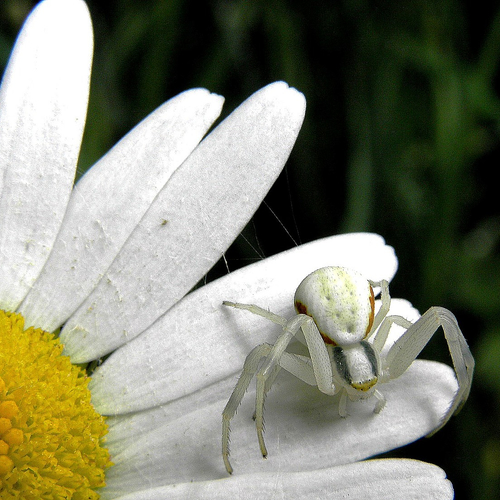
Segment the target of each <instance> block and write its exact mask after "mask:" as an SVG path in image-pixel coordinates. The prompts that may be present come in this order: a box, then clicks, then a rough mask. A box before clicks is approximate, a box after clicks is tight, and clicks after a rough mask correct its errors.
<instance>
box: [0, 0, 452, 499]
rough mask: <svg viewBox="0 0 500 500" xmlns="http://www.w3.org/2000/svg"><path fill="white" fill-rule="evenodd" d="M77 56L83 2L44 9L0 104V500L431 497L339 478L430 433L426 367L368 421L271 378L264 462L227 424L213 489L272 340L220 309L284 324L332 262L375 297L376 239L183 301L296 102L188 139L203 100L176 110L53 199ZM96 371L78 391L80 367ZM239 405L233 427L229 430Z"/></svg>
mask: <svg viewBox="0 0 500 500" xmlns="http://www.w3.org/2000/svg"><path fill="white" fill-rule="evenodd" d="M91 58H92V27H91V22H90V17H89V13H88V10H87V7H86V5H85V3H84V2H83V1H82V0H44V1H42V2H40V4H39V5H38V6H37V7H36V8H35V10H34V11H33V12H32V14H31V15H30V16H29V18H28V20H27V22H26V23H25V25H24V27H23V29H22V31H21V33H20V35H19V38H18V40H17V42H16V46H15V48H14V51H13V54H12V56H11V59H10V61H9V65H8V68H7V70H6V72H5V74H4V77H3V81H2V86H1V88H0V168H1V169H2V174H1V175H0V262H1V264H0V269H1V273H2V277H1V279H0V308H1V310H2V311H1V312H0V492H1V497H2V498H6V499H8V498H23V499H31V498H32V499H38V498H72V499H75V500H79V499H97V498H106V499H118V498H120V499H129V500H131V499H146V498H148V499H153V498H154V499H161V498H202V497H205V498H206V497H215V498H235V497H236V496H237V495H240V496H241V495H243V496H244V497H245V498H261V497H263V496H269V495H276V494H279V495H281V496H284V497H286V498H303V497H304V496H309V497H317V498H320V497H326V496H331V495H332V493H333V492H336V493H335V494H336V496H337V497H339V498H342V495H343V496H349V497H350V498H356V497H359V498H363V497H366V494H367V492H369V493H370V496H371V498H390V497H391V496H392V497H394V498H412V495H413V497H414V498H421V497H422V496H425V495H426V494H429V495H431V494H432V495H434V497H435V498H451V496H452V488H451V484H450V483H449V482H448V481H447V480H446V479H445V475H444V472H443V471H441V470H440V469H439V468H437V467H435V466H433V465H430V464H424V463H421V462H416V461H411V460H372V461H365V462H358V461H359V460H361V459H364V458H367V457H370V456H373V455H375V454H377V453H381V452H383V451H386V450H389V449H392V448H394V447H397V446H401V445H402V444H405V443H408V442H411V441H413V440H415V439H418V438H419V437H421V436H423V435H425V434H427V433H428V432H429V431H430V430H432V429H433V428H434V427H436V425H437V423H438V422H439V419H440V417H441V415H442V414H443V413H444V412H445V410H446V407H447V405H449V402H450V401H451V399H452V397H453V394H454V392H455V391H456V381H455V378H454V375H453V372H452V370H451V369H450V368H449V367H446V366H445V365H442V364H439V363H432V362H426V361H417V362H415V363H413V365H412V366H411V367H410V369H409V370H408V371H407V372H406V373H405V374H404V375H403V376H402V377H401V378H400V379H398V380H397V381H394V382H391V383H389V384H387V387H386V388H385V387H384V392H385V394H386V396H387V399H388V405H387V408H386V409H385V410H384V411H383V412H382V413H381V414H380V415H376V416H375V417H374V416H373V413H372V412H371V409H370V408H369V407H368V406H369V405H365V404H363V402H361V403H359V404H356V408H355V409H353V410H352V411H351V413H352V414H351V415H350V416H349V418H347V419H342V420H341V419H340V418H338V416H337V414H336V412H335V411H334V406H335V398H328V397H325V396H324V395H323V394H321V393H319V391H311V390H310V387H307V386H305V385H304V384H302V383H301V382H300V381H298V380H296V379H294V378H293V377H291V376H290V377H287V376H286V374H284V375H285V376H283V377H281V376H280V378H279V380H278V381H277V382H276V387H274V388H273V393H272V394H273V397H274V398H275V400H276V402H277V404H273V403H272V401H271V400H270V401H269V404H268V413H267V418H268V422H269V423H270V424H269V425H270V432H269V433H268V434H269V436H268V445H269V449H270V450H272V452H271V453H270V456H269V459H268V460H267V461H263V460H259V457H258V453H257V451H256V450H255V441H256V440H255V436H254V429H253V426H252V421H251V418H247V419H246V420H245V419H244V418H241V419H239V420H238V425H236V423H235V425H234V432H233V443H234V464H235V468H237V470H238V471H241V473H240V474H235V475H234V477H231V478H228V477H227V474H226V473H225V469H224V465H223V462H222V459H221V456H220V418H221V411H222V409H223V407H224V404H225V402H226V400H227V398H228V396H229V394H230V393H231V390H232V387H233V385H234V383H235V377H236V375H237V373H238V372H239V371H240V368H241V366H242V363H243V361H244V359H245V357H246V355H247V354H248V352H249V350H250V349H251V348H252V347H253V346H255V345H256V344H258V343H261V342H266V341H267V342H272V340H273V338H275V335H276V332H275V331H274V330H273V329H272V328H263V327H262V324H261V323H259V322H258V321H257V319H256V318H253V317H252V316H251V315H246V316H245V317H243V316H242V317H238V318H237V319H236V318H235V316H234V315H232V314H228V311H227V310H224V308H223V307H222V301H223V300H225V299H230V300H238V301H242V302H245V301H246V302H256V303H260V304H269V307H270V308H272V309H273V310H274V311H275V312H277V313H279V314H283V315H286V316H287V315H291V314H292V301H291V296H293V291H294V288H295V287H296V285H297V283H298V282H299V281H300V280H301V278H302V277H303V276H305V275H306V274H307V273H308V272H310V271H312V270H313V269H316V268H318V267H321V266H322V265H331V264H332V263H334V264H335V265H345V266H347V267H352V268H354V269H357V270H359V271H360V272H363V273H364V274H365V275H367V276H370V279H373V280H379V279H382V278H385V279H390V278H392V276H393V275H394V273H395V270H396V267H397V260H396V257H395V255H394V252H393V250H392V248H391V247H389V246H387V245H386V244H385V242H384V241H383V239H382V238H381V237H379V236H377V235H372V234H352V235H344V236H337V237H331V238H326V239H324V240H320V241H316V242H313V243H310V244H307V245H303V246H301V247H298V248H296V249H293V250H290V251H288V252H285V253H283V254H280V255H277V256H275V257H272V258H269V259H265V260H263V261H261V262H259V263H257V264H254V265H252V266H248V267H247V268H244V269H242V270H239V271H237V272H235V273H231V274H230V275H228V276H226V277H224V278H222V279H219V280H217V281H214V282H213V283H210V284H208V285H206V286H203V287H201V288H199V289H197V290H196V291H194V292H192V293H189V291H190V290H191V289H192V288H193V286H194V285H195V284H196V283H197V282H198V281H199V280H200V279H201V278H202V277H203V276H204V275H205V274H206V272H207V271H208V270H209V269H210V268H211V266H212V265H213V264H214V263H215V262H216V261H217V260H218V259H219V258H220V257H221V255H222V254H223V253H224V251H225V250H226V249H227V247H228V246H229V245H230V243H231V242H232V241H233V240H234V238H235V237H236V236H237V235H238V234H239V232H240V231H241V229H242V228H243V227H244V225H245V224H246V222H247V221H248V220H249V218H250V217H251V216H252V214H253V212H254V211H255V210H256V208H257V207H258V205H259V204H260V202H261V201H262V199H263V197H264V196H265V194H266V192H267V191H268V189H269V187H270V186H271V185H272V183H273V182H274V180H275V179H276V177H277V176H278V174H279V172H280V171H281V169H282V167H283V165H284V163H285V161H286V159H287V158H288V155H289V153H290V151H291V148H292V147H293V144H294V142H295V139H296V136H297V134H298V132H299V129H300V126H301V124H302V120H303V117H304V110H305V102H304V98H303V96H302V94H300V93H299V92H298V91H296V90H295V89H291V88H289V87H288V86H287V85H286V84H284V83H283V82H277V83H274V84H271V85H269V86H267V87H265V88H264V89H262V90H260V91H259V92H257V93H255V94H254V95H253V96H251V97H250V98H249V99H248V100H247V101H245V102H244V103H243V104H242V105H241V106H240V107H239V108H237V109H236V110H235V111H234V112H233V113H232V114H231V115H230V116H229V117H228V118H226V119H225V120H224V121H223V122H221V123H220V124H219V125H218V126H217V127H216V128H215V129H214V130H213V131H212V132H211V133H210V134H209V135H207V136H206V137H205V138H204V139H203V136H204V135H205V134H206V133H207V131H208V129H209V128H210V127H211V125H212V124H213V122H214V121H215V120H216V119H217V117H218V115H219V113H220V111H221V107H222V103H223V99H222V98H221V97H220V96H217V95H214V94H211V93H209V92H208V91H206V90H204V89H193V90H190V91H187V92H184V93H182V94H180V95H179V96H177V97H175V98H173V99H171V100H170V101H168V102H167V103H165V104H164V105H163V106H161V107H160V108H158V109H157V110H156V111H155V112H154V113H152V114H151V115H150V116H148V117H147V118H146V119H145V120H144V121H143V122H142V123H140V124H139V125H138V126H137V127H136V128H135V129H134V130H132V131H131V132H130V133H129V134H128V135H127V136H126V137H125V138H124V139H122V140H121V141H120V142H119V143H118V144H117V145H116V146H115V147H114V148H113V149H112V150H111V151H109V153H107V154H106V155H105V156H104V157H103V158H102V159H101V160H99V161H98V162H97V163H96V164H95V165H94V166H93V168H92V169H91V170H90V171H89V172H88V173H87V174H86V175H85V176H84V177H83V178H82V179H81V180H80V181H79V182H78V183H77V184H76V185H74V186H73V181H74V174H75V169H76V164H77V159H78V153H79V148H80V143H81V138H82V133H83V128H84V123H85V114H86V107H87V99H88V91H89V80H90V68H91ZM202 139H203V140H202ZM200 141H201V142H200ZM393 304H394V308H399V309H400V312H401V314H404V315H406V316H408V317H410V316H412V317H415V316H417V317H418V313H417V312H416V311H414V310H413V309H412V308H411V306H410V304H408V303H406V302H404V301H397V300H395V301H393ZM54 332H58V333H59V334H58V335H54V334H53V333H54ZM110 353H112V354H111V356H110V357H109V358H108V359H107V360H106V361H105V362H104V363H103V364H102V365H101V366H100V367H99V368H98V369H97V370H96V371H95V372H94V374H93V376H92V378H91V379H90V378H89V377H87V376H86V374H85V372H84V371H83V369H82V368H81V366H85V365H86V364H87V363H89V362H91V361H93V360H97V359H100V358H102V357H103V356H106V355H108V354H110ZM250 400H251V398H248V399H247V400H245V401H244V403H243V405H242V407H241V408H240V412H239V415H238V416H239V417H240V416H243V417H244V416H245V415H246V416H249V417H251V415H252V411H253V410H252V409H251V407H250V404H249V402H250Z"/></svg>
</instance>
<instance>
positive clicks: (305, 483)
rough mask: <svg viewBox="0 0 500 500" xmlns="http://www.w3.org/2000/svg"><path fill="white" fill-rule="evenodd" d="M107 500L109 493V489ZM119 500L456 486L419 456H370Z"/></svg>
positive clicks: (444, 490)
mask: <svg viewBox="0 0 500 500" xmlns="http://www.w3.org/2000/svg"><path fill="white" fill-rule="evenodd" d="M103 498H116V497H113V496H108V495H107V493H106V490H105V491H104V495H103ZM118 498H119V500H167V499H168V500H176V499H186V498H197V499H199V500H201V499H208V498H211V499H213V498H217V499H226V498H227V499H230V500H233V499H237V498H244V499H245V500H263V499H267V498H286V499H287V500H293V499H297V500H303V499H305V498H313V499H316V500H319V499H335V500H342V499H349V500H367V499H370V500H402V499H404V500H421V499H423V498H424V499H434V500H438V499H443V500H445V499H450V500H451V499H452V498H453V487H452V485H451V483H450V481H448V480H447V479H446V474H445V472H444V471H443V470H442V469H440V468H439V467H437V466H435V465H432V464H428V463H425V462H419V461H417V460H390V459H387V460H368V461H366V462H359V463H355V464H349V465H342V466H339V467H335V468H328V469H319V470H313V471H307V472H286V471H280V472H279V474H272V473H260V474H243V475H238V476H234V477H231V478H227V479H224V480H219V481H203V482H194V483H181V484H172V485H169V486H166V487H163V488H155V489H147V490H145V491H139V492H136V493H131V494H130V495H127V494H125V495H124V496H120V497H118Z"/></svg>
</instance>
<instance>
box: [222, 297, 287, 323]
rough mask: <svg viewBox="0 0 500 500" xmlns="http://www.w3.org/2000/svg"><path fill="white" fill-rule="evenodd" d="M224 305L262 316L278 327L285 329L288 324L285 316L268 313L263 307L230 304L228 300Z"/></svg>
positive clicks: (236, 303) (237, 303)
mask: <svg viewBox="0 0 500 500" xmlns="http://www.w3.org/2000/svg"><path fill="white" fill-rule="evenodd" d="M222 304H223V305H225V306H228V307H234V308H235V309H243V310H244V311H249V312H251V313H253V314H257V316H262V317H263V318H266V319H268V320H269V321H272V322H273V323H276V324H277V325H281V326H282V327H283V328H285V327H286V325H287V323H288V320H287V319H286V318H284V317H283V316H279V315H278V314H275V313H273V312H271V311H268V310H267V309H264V308H262V307H259V306H256V305H255V304H241V303H239V302H229V301H227V300H225V301H224V302H222Z"/></svg>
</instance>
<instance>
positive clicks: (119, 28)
mask: <svg viewBox="0 0 500 500" xmlns="http://www.w3.org/2000/svg"><path fill="white" fill-rule="evenodd" d="M35 3H36V2H33V1H28V0H25V1H23V0H3V1H2V2H0V65H2V66H3V65H5V62H6V60H7V57H8V54H9V52H10V48H11V46H12V43H13V40H14V38H15V35H16V33H17V31H18V29H19V27H20V25H21V23H22V21H23V19H24V17H25V16H26V14H27V12H28V11H29V9H30V8H31V7H32V6H33V5H34V4H35ZM88 4H89V7H90V10H91V14H92V18H93V22H94V30H95V58H94V69H93V76H92V89H91V97H90V109H89V118H88V124H87V129H86V134H85V137H84V143H83V148H82V155H81V161H80V165H79V173H80V174H81V173H83V172H84V171H85V170H86V169H87V168H88V167H89V166H90V165H92V163H93V162H95V161H96V160H97V159H98V158H99V157H100V156H101V155H102V154H104V153H105V152H106V151H107V150H108V149H109V148H110V147H111V146H112V145H113V144H114V143H115V142H116V141H117V140H118V139H119V138H120V137H121V136H122V135H124V134H125V133H126V132H127V131H128V130H129V129H130V128H131V127H132V126H134V125H135V124H136V123H138V122H139V121H140V120H141V119H143V118H144V117H145V116H146V115H147V114H148V113H150V112H151V111H153V110H154V109H155V108H156V107H157V106H158V105H160V104H161V103H162V102H164V101H165V100H167V99H168V98H170V97H172V96H174V95H175V94H177V93H179V92H181V91H183V90H185V89H188V88H192V87H206V88H208V89H209V90H211V91H213V92H216V93H219V94H222V95H224V96H225V97H226V106H225V109H224V116H225V115H227V114H228V113H229V112H230V111H231V110H232V109H234V107H235V106H236V105H237V104H238V103H240V102H241V101H243V100H244V99H245V98H246V97H248V96H249V95H250V94H251V93H253V92H254V91H256V90H258V89H259V88H260V87H262V86H264V85H266V84H267V83H269V82H272V81H275V80H285V81H287V82H288V83H289V84H290V85H292V86H294V87H296V88H298V89H299V90H301V91H302V92H303V93H304V94H305V96H306V98H307V102H308V108H307V114H306V119H305V123H304V126H303V128H302V131H301V133H300V136H299V138H298V140H297V143H296V146H295V148H294V150H293V152H292V155H291V157H290V160H289V162H288V164H287V167H286V169H285V171H284V173H283V174H282V176H281V177H280V179H279V180H278V182H277V183H276V185H275V186H274V187H273V189H272V190H271V192H270V194H269V196H268V197H267V198H266V203H265V204H264V205H263V206H262V207H261V209H260V210H259V211H258V212H257V214H256V215H255V217H254V218H253V220H252V222H251V223H250V224H249V226H248V227H247V228H246V230H245V231H244V233H243V235H242V236H240V237H239V238H238V239H237V241H236V242H235V244H234V245H233V247H232V248H231V249H230V250H229V251H228V252H227V255H226V259H227V263H228V266H229V269H231V270H234V269H236V268H237V267H240V266H242V265H245V264H247V263H248V262H251V261H252V260H255V259H260V258H262V257H263V256H269V255H272V254H274V253H276V252H278V251H281V250H284V249H287V248H290V247H292V246H294V245H295V244H296V242H297V243H300V242H307V241H310V240H313V239H316V238H319V237H322V236H327V235H332V234H337V233H341V232H350V231H375V232H378V233H380V234H382V235H383V236H384V237H385V238H386V240H387V241H388V242H389V243H390V244H391V245H393V246H394V247H395V248H396V251H397V254H398V257H399V260H400V268H399V271H398V274H397V276H396V278H395V279H394V281H393V284H392V293H393V295H394V296H400V297H405V298H408V299H409V300H411V301H412V302H413V303H414V304H415V305H416V306H417V307H418V308H419V309H420V310H421V311H424V310H425V309H427V308H428V307H429V306H431V305H442V306H445V307H447V308H449V309H451V310H452V311H454V312H455V314H456V316H457V317H458V319H459V322H460V324H461V326H462V330H463V331H464V334H465V336H466V337H467V339H468V340H469V343H470V345H471V348H472V351H473V353H474V355H475V357H476V362H477V369H476V377H475V382H474V387H473V390H472V394H471V397H470V399H469V401H468V403H467V404H466V406H465V407H464V409H463V411H462V413H461V414H460V415H459V416H458V417H457V418H454V419H452V421H451V422H450V423H449V424H448V425H447V426H446V427H445V428H444V429H443V430H442V431H440V432H439V433H438V434H437V435H435V436H433V437H432V438H431V439H429V440H426V439H422V440H420V441H419V442H417V443H414V444H412V445H409V446H407V447H405V448H402V449H399V450H396V451H395V452H393V453H391V454H390V455H391V456H401V457H408V458H417V459H421V460H425V461H427V462H431V463H435V464H437V465H439V466H441V467H442V468H443V469H444V470H445V471H446V472H447V474H448V477H449V478H450V479H451V480H452V481H453V484H454V487H455V491H456V498H457V499H468V498H470V499H483V498H496V495H497V494H498V491H499V488H500V481H499V478H500V433H499V430H498V427H499V422H500V398H499V393H500V361H499V360H500V315H499V313H500V293H499V291H500V257H499V252H498V250H499V241H500V210H499V206H498V198H499V194H498V191H499V183H498V180H497V177H496V176H497V173H496V171H497V165H498V161H499V153H500V149H499V135H500V100H499V95H498V94H499V92H498V90H499V72H498V68H499V64H498V63H499V55H500V5H499V4H498V2H492V3H490V2H477V1H469V0H467V1H452V0H436V1H424V0H420V1H418V0H417V1H412V2H401V1H397V0H387V1H384V2H369V1H366V0H344V1H341V0H339V1H331V2H325V1H314V0H309V1H305V2H304V1H302V0H294V1H291V0H290V1H285V0H266V1H251V0H239V1H223V0H220V1H206V2H189V1H182V0H171V1H151V0H149V1H148V0H146V1H137V0H136V1H132V0H128V1H127V0H121V1H120V0H114V1H107V2H101V1H97V0H93V1H89V2H88ZM332 264H333V262H332ZM226 272H227V270H226V266H225V264H220V265H218V266H216V268H215V269H214V270H213V271H211V272H210V273H209V275H208V277H207V279H209V280H210V279H213V278H215V277H217V276H218V275H220V274H222V273H226ZM424 356H425V357H432V358H435V359H442V360H447V357H446V346H445V345H444V342H443V341H441V340H433V341H432V342H431V345H430V347H429V348H428V349H427V350H426V351H425V353H424Z"/></svg>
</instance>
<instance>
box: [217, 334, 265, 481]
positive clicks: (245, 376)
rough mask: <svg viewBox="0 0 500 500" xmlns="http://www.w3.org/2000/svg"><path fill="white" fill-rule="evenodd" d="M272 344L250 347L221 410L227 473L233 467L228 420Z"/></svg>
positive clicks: (233, 413) (230, 472)
mask: <svg viewBox="0 0 500 500" xmlns="http://www.w3.org/2000/svg"><path fill="white" fill-rule="evenodd" d="M271 348H272V346H271V345H270V344H261V345H258V346H257V347H255V348H254V349H252V351H251V352H250V354H249V355H248V356H247V358H246V359H245V363H244V364H243V370H242V372H241V375H240V378H239V379H238V382H237V384H236V387H235V388H234V390H233V392H232V393H231V396H230V398H229V401H228V402H227V404H226V406H225V408H224V410H223V412H222V458H223V460H224V465H225V466H226V470H227V472H228V473H229V474H232V473H233V468H232V467H231V464H230V462H229V434H230V425H229V424H230V422H231V419H232V418H233V417H234V415H235V413H236V410H237V409H238V406H239V405H240V403H241V400H242V399H243V396H244V395H245V392H246V390H247V389H248V386H249V384H250V382H251V380H252V378H253V376H254V375H255V372H256V371H257V369H258V368H259V364H260V361H261V359H262V358H265V357H266V356H267V355H268V354H269V351H270V350H271Z"/></svg>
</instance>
